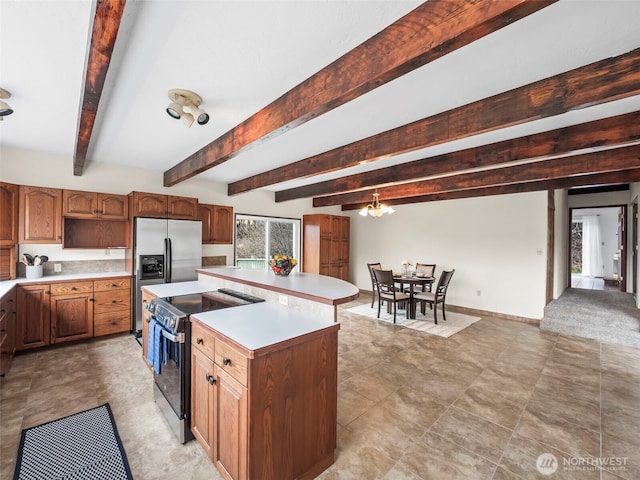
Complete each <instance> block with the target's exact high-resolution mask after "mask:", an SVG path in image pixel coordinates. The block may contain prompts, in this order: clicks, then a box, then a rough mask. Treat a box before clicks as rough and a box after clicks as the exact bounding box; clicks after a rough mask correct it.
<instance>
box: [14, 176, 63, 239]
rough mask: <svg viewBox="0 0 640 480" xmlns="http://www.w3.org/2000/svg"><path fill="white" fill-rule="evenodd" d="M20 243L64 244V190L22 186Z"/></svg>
mask: <svg viewBox="0 0 640 480" xmlns="http://www.w3.org/2000/svg"><path fill="white" fill-rule="evenodd" d="M19 219H20V225H19V243H62V190H60V189H58V188H44V187H29V186H23V185H21V186H20V214H19Z"/></svg>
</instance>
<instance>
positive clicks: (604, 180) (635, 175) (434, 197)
mask: <svg viewBox="0 0 640 480" xmlns="http://www.w3.org/2000/svg"><path fill="white" fill-rule="evenodd" d="M630 182H640V168H635V169H629V170H620V171H617V172H607V173H594V174H586V175H577V176H575V177H568V178H556V179H553V180H540V181H537V182H526V183H514V184H512V185H499V186H495V187H481V188H473V189H469V190H455V191H453V192H441V193H433V194H428V195H420V196H417V197H411V198H398V199H393V200H385V202H384V203H385V204H386V205H393V206H396V205H408V204H412V203H425V202H435V201H441V200H455V199H460V198H474V197H486V196H492V195H507V194H511V193H525V192H537V191H543V190H558V189H564V188H571V187H575V186H580V187H586V186H589V185H605V184H627V183H630ZM369 203H371V202H368V203H359V204H348V205H343V206H342V210H343V211H349V210H360V209H362V208H363V207H366V206H367V205H368V204H369Z"/></svg>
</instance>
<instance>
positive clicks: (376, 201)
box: [358, 190, 395, 217]
mask: <svg viewBox="0 0 640 480" xmlns="http://www.w3.org/2000/svg"><path fill="white" fill-rule="evenodd" d="M379 197H380V194H379V193H378V191H377V190H376V192H375V193H374V194H373V202H372V203H370V204H369V205H367V206H366V207H364V208H363V209H362V210H360V212H358V213H360V215H362V216H363V217H366V216H367V214H369V215H371V216H372V217H381V216H382V215H384V214H385V213H388V214H389V215H391V214H392V213H393V212H395V210H394V209H393V208H391V207H387V206H386V205H382V204H381V203H380V198H379Z"/></svg>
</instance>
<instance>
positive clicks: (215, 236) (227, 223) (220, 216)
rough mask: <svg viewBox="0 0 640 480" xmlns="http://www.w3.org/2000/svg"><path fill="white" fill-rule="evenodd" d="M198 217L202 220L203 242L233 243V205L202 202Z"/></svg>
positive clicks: (199, 206)
mask: <svg viewBox="0 0 640 480" xmlns="http://www.w3.org/2000/svg"><path fill="white" fill-rule="evenodd" d="M198 219H199V220H201V221H202V243H204V244H232V243H233V207H227V206H224V205H207V204H202V203H201V204H199V205H198Z"/></svg>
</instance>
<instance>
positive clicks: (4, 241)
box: [0, 182, 19, 245]
mask: <svg viewBox="0 0 640 480" xmlns="http://www.w3.org/2000/svg"><path fill="white" fill-rule="evenodd" d="M18 205H19V188H18V185H13V184H11V183H4V182H0V218H1V219H2V221H0V245H15V244H16V243H18V212H19V208H18Z"/></svg>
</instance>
